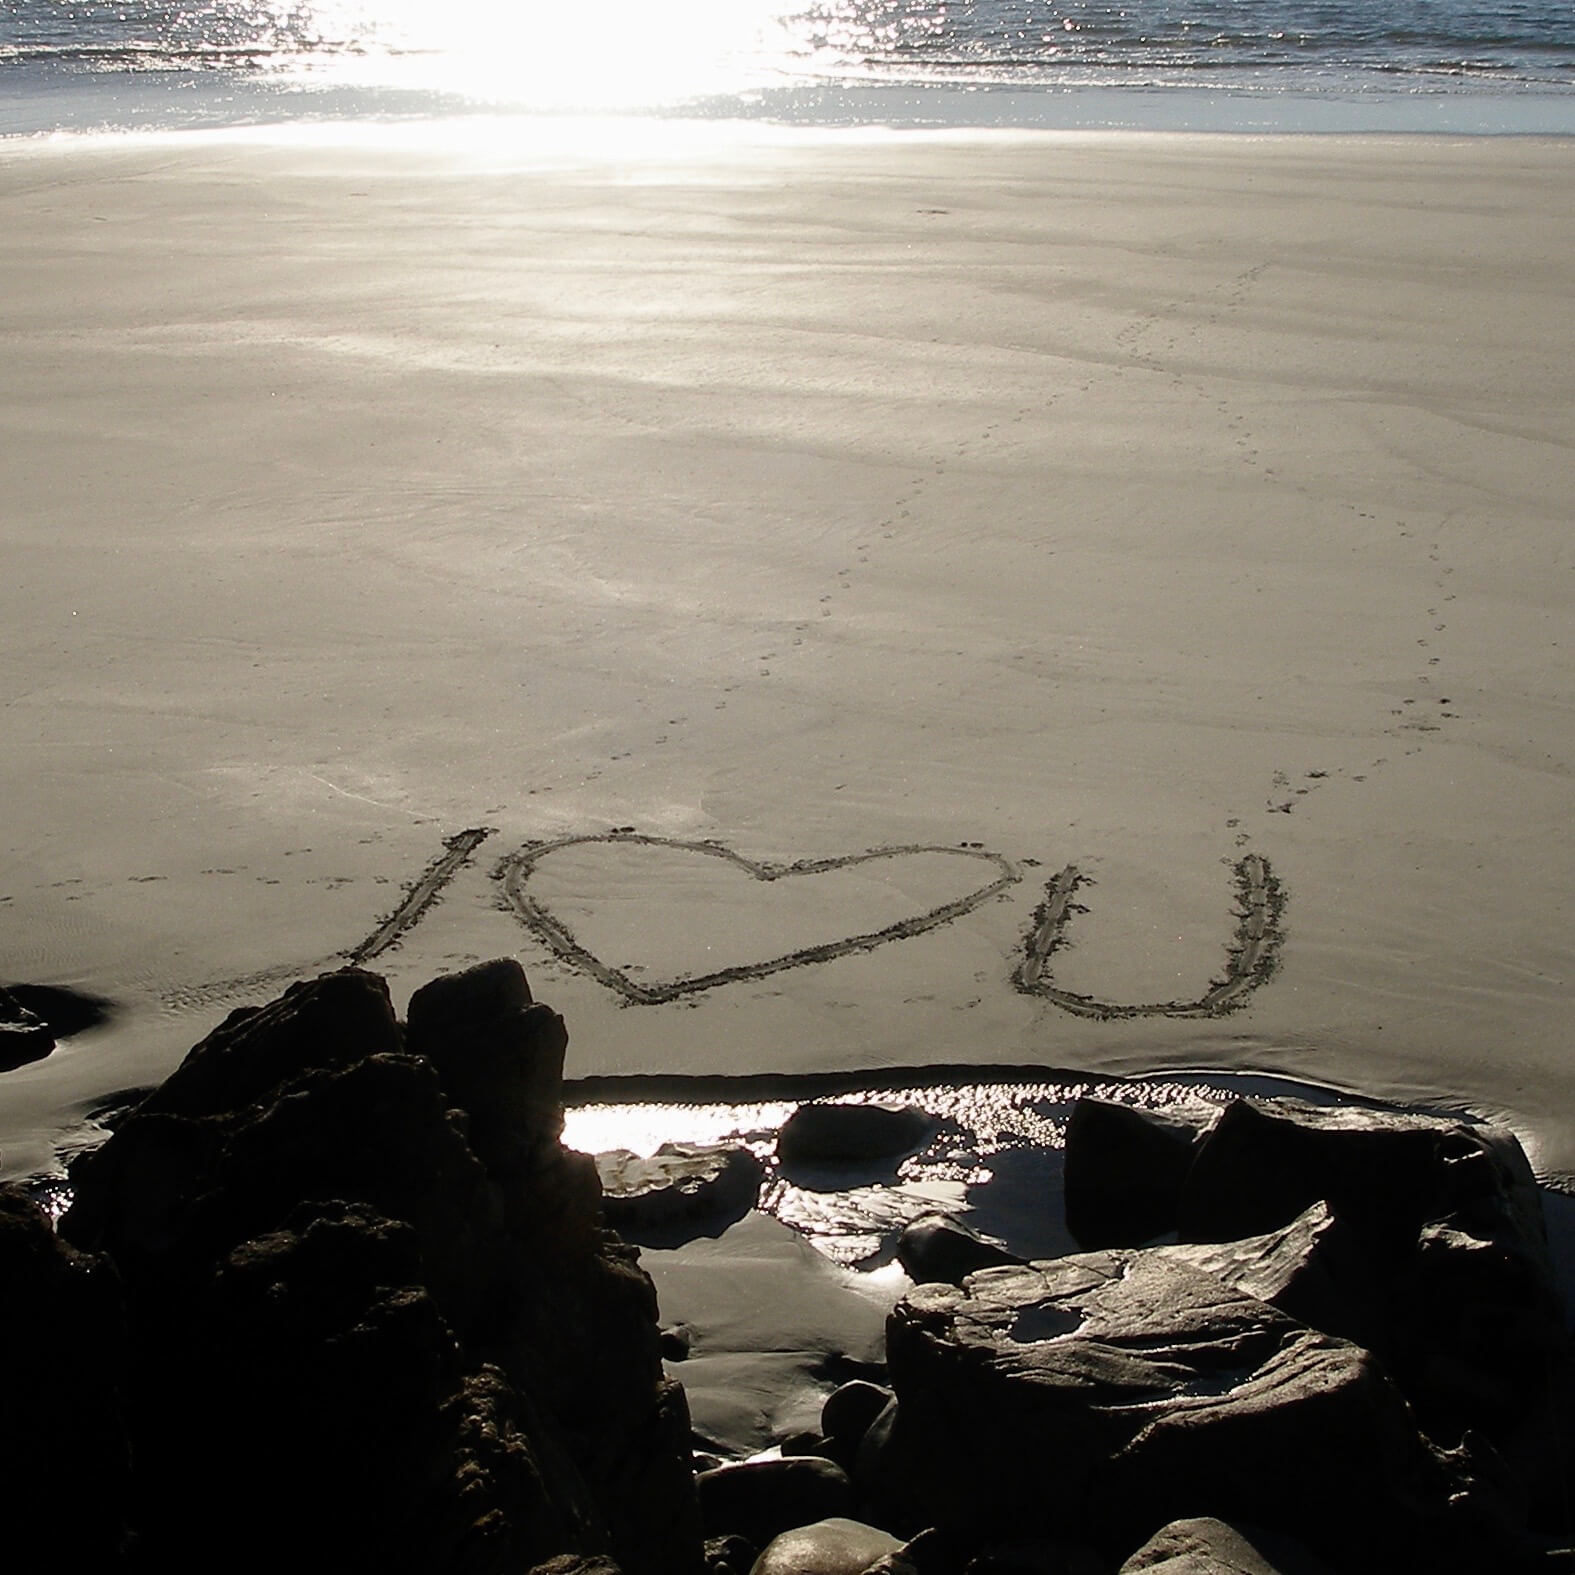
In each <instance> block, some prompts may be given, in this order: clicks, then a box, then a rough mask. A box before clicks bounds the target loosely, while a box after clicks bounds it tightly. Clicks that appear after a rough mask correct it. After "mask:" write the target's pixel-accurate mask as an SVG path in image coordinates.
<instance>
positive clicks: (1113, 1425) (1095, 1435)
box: [861, 1249, 1447, 1569]
mask: <svg viewBox="0 0 1575 1575" xmlns="http://www.w3.org/2000/svg"><path fill="white" fill-rule="evenodd" d="M887 1360H888V1364H889V1367H890V1373H891V1380H892V1385H893V1388H894V1389H895V1391H896V1394H897V1398H898V1409H897V1417H896V1422H895V1425H894V1427H893V1429H892V1431H891V1436H890V1440H889V1443H888V1444H887V1446H886V1448H885V1450H884V1452H883V1456H882V1458H881V1459H880V1460H879V1461H878V1462H877V1461H871V1462H869V1463H868V1466H867V1470H868V1473H869V1480H870V1482H871V1486H872V1489H873V1490H874V1491H875V1492H876V1493H877V1494H878V1495H881V1496H882V1497H883V1498H884V1500H885V1501H886V1502H887V1503H888V1504H889V1505H890V1507H891V1511H892V1513H894V1514H895V1515H896V1517H897V1518H898V1520H899V1521H903V1520H906V1521H908V1522H913V1521H917V1520H926V1518H927V1521H928V1523H936V1522H937V1520H939V1521H942V1522H950V1523H955V1524H958V1525H960V1526H964V1527H978V1526H991V1527H995V1528H1001V1527H1013V1526H1020V1527H1021V1529H1022V1530H1023V1531H1025V1532H1032V1531H1033V1530H1035V1529H1036V1526H1037V1527H1042V1526H1044V1525H1045V1524H1046V1523H1047V1521H1048V1522H1049V1523H1053V1524H1055V1525H1056V1526H1057V1527H1058V1529H1065V1530H1075V1529H1078V1528H1080V1527H1082V1526H1084V1525H1086V1526H1087V1527H1088V1528H1089V1529H1090V1531H1091V1532H1092V1533H1094V1534H1096V1535H1110V1536H1115V1535H1119V1534H1120V1533H1121V1531H1122V1529H1123V1528H1124V1530H1125V1540H1126V1546H1127V1547H1130V1546H1131V1531H1132V1530H1133V1529H1134V1524H1133V1523H1134V1521H1135V1520H1136V1521H1138V1522H1142V1523H1145V1524H1146V1527H1147V1529H1149V1530H1152V1529H1154V1528H1157V1527H1158V1526H1160V1525H1162V1524H1164V1523H1165V1522H1166V1521H1168V1520H1171V1519H1175V1518H1179V1517H1182V1516H1186V1515H1195V1514H1200V1513H1206V1514H1213V1515H1218V1516H1220V1517H1221V1518H1223V1519H1244V1520H1251V1521H1255V1522H1258V1523H1263V1524H1267V1525H1270V1526H1271V1527H1275V1528H1282V1529H1286V1530H1295V1529H1297V1528H1299V1527H1302V1526H1313V1527H1316V1528H1317V1530H1318V1531H1319V1532H1320V1533H1321V1534H1322V1535H1323V1536H1324V1537H1326V1538H1327V1539H1330V1540H1333V1541H1335V1542H1336V1543H1340V1539H1341V1537H1342V1530H1341V1528H1342V1526H1343V1525H1346V1524H1352V1523H1357V1522H1360V1523H1362V1524H1364V1525H1367V1524H1371V1523H1375V1522H1376V1523H1378V1524H1381V1525H1382V1526H1384V1527H1385V1533H1384V1536H1385V1538H1390V1539H1392V1538H1395V1537H1405V1536H1410V1535H1413V1534H1415V1535H1422V1534H1423V1533H1424V1532H1426V1531H1427V1529H1428V1528H1429V1527H1430V1526H1431V1525H1432V1523H1433V1522H1434V1521H1436V1520H1437V1518H1438V1517H1439V1516H1440V1515H1441V1514H1442V1511H1443V1506H1444V1502H1445V1498H1446V1496H1447V1485H1446V1482H1445V1479H1444V1474H1443V1471H1442V1468H1441V1466H1440V1465H1439V1462H1438V1459H1437V1456H1436V1455H1435V1453H1434V1452H1433V1451H1432V1450H1431V1449H1430V1447H1429V1446H1428V1444H1427V1443H1426V1442H1425V1440H1424V1439H1423V1438H1422V1437H1421V1435H1420V1434H1419V1433H1418V1431H1417V1429H1416V1427H1415V1424H1414V1422H1413V1420H1412V1417H1411V1413H1410V1410H1409V1408H1408V1407H1407V1405H1406V1403H1405V1401H1404V1399H1403V1398H1402V1397H1401V1395H1400V1393H1399V1391H1398V1390H1397V1389H1396V1388H1395V1387H1394V1385H1393V1384H1392V1383H1391V1382H1390V1381H1389V1379H1388V1378H1387V1377H1386V1376H1385V1374H1384V1372H1383V1371H1382V1370H1381V1369H1380V1368H1379V1367H1378V1365H1377V1364H1376V1363H1375V1361H1374V1360H1373V1358H1372V1357H1371V1356H1370V1355H1369V1354H1368V1353H1367V1352H1366V1351H1364V1350H1363V1349H1361V1348H1360V1347H1358V1346H1356V1345H1353V1344H1351V1343H1349V1342H1347V1341H1345V1340H1340V1339H1336V1338H1333V1337H1330V1336H1328V1335H1324V1334H1320V1333H1317V1332H1315V1331H1313V1330H1311V1329H1308V1328H1306V1327H1305V1326H1303V1325H1302V1324H1299V1323H1297V1322H1296V1321H1295V1320H1294V1319H1292V1318H1290V1317H1288V1316H1287V1315H1286V1314H1284V1313H1282V1312H1280V1311H1279V1310H1278V1309H1276V1308H1274V1307H1271V1306H1269V1305H1268V1304H1267V1303H1265V1302H1263V1301H1260V1300H1258V1299H1257V1298H1256V1297H1253V1296H1250V1295H1247V1294H1245V1293H1243V1292H1240V1291H1236V1290H1233V1289H1231V1288H1230V1287H1228V1286H1227V1285H1225V1284H1224V1283H1223V1282H1222V1281H1221V1280H1219V1279H1218V1278H1216V1277H1215V1276H1213V1275H1211V1274H1207V1273H1203V1272H1200V1271H1199V1270H1197V1269H1194V1268H1192V1267H1190V1266H1189V1265H1187V1264H1185V1263H1181V1262H1177V1261H1174V1260H1172V1259H1170V1258H1168V1257H1167V1256H1165V1255H1164V1254H1163V1253H1162V1252H1160V1251H1142V1250H1127V1249H1123V1250H1113V1251H1110V1252H1100V1253H1089V1254H1085V1255H1082V1256H1078V1257H1072V1258H1065V1259H1061V1260H1058V1261H1055V1262H1051V1263H1039V1264H1035V1265H1032V1266H1027V1267H1023V1268H1000V1269H989V1270H985V1271H983V1272H981V1273H979V1274H975V1275H971V1276H970V1277H969V1278H968V1280H967V1281H966V1282H965V1285H964V1286H963V1287H960V1288H959V1287H951V1286H943V1285H924V1286H918V1287H915V1289H914V1290H913V1291H912V1292H911V1293H910V1294H909V1295H908V1296H907V1297H906V1298H905V1299H904V1300H903V1301H902V1302H901V1303H899V1304H898V1306H897V1308H896V1309H895V1311H894V1312H893V1314H892V1317H891V1319H890V1321H889V1323H888V1326H887ZM864 1465H865V1463H864V1462H862V1461H861V1467H863V1466H864ZM1136 1529H1139V1530H1141V1529H1142V1527H1141V1526H1139V1527H1137V1528H1136ZM1380 1542H1383V1539H1382V1538H1381V1539H1380ZM1341 1545H1342V1546H1343V1544H1341ZM1391 1551H1392V1547H1391ZM1365 1556H1366V1555H1365V1553H1364V1554H1363V1557H1364V1558H1365ZM1348 1567H1349V1568H1352V1569H1357V1568H1363V1567H1366V1566H1365V1565H1364V1564H1363V1563H1361V1562H1351V1563H1349V1565H1348Z"/></svg>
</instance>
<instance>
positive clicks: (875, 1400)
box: [820, 1378, 892, 1450]
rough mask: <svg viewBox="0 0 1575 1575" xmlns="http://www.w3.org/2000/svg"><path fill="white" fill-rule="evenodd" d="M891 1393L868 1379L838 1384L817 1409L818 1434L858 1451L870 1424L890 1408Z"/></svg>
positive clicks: (851, 1380)
mask: <svg viewBox="0 0 1575 1575" xmlns="http://www.w3.org/2000/svg"><path fill="white" fill-rule="evenodd" d="M891 1399H892V1394H891V1390H889V1389H887V1388H885V1387H884V1386H882V1385H881V1384H872V1383H871V1382H870V1381H869V1380H868V1379H867V1378H853V1379H850V1380H849V1381H848V1382H847V1383H845V1384H839V1385H838V1386H837V1388H835V1389H833V1390H832V1391H831V1393H830V1394H829V1395H827V1396H826V1400H825V1404H824V1405H822V1406H821V1408H820V1430H821V1432H822V1433H823V1434H824V1435H825V1436H826V1437H827V1438H828V1439H830V1440H832V1441H833V1442H834V1443H836V1444H839V1445H841V1446H842V1447H844V1448H846V1449H848V1450H857V1449H858V1447H859V1443H860V1441H861V1440H862V1439H863V1437H864V1435H865V1434H866V1433H867V1432H868V1431H869V1429H870V1424H871V1423H872V1422H873V1421H874V1420H875V1418H876V1417H878V1416H879V1415H880V1414H881V1412H882V1411H884V1410H885V1409H886V1407H887V1406H888V1405H890V1404H891Z"/></svg>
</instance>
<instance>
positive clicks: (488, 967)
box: [406, 959, 569, 1178]
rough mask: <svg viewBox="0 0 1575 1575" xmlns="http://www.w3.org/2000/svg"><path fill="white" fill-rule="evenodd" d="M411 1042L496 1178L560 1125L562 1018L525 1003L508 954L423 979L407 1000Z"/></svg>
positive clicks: (553, 1137) (526, 1158)
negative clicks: (463, 1119)
mask: <svg viewBox="0 0 1575 1575" xmlns="http://www.w3.org/2000/svg"><path fill="white" fill-rule="evenodd" d="M406 1033H407V1042H408V1046H409V1049H410V1051H411V1053H412V1054H414V1055H420V1056H425V1057H426V1058H427V1059H428V1060H429V1061H431V1063H432V1064H433V1065H434V1066H435V1067H436V1068H437V1072H438V1077H439V1080H440V1081H441V1082H442V1085H443V1092H444V1094H445V1095H446V1097H447V1098H448V1100H449V1102H450V1103H451V1104H454V1105H457V1106H458V1107H459V1108H460V1109H461V1110H463V1111H464V1112H465V1114H466V1115H467V1116H468V1117H469V1119H470V1132H469V1140H470V1144H471V1147H472V1148H474V1149H475V1151H476V1153H477V1155H478V1156H479V1157H480V1158H481V1160H482V1162H483V1163H484V1164H485V1165H486V1166H487V1168H488V1169H489V1170H490V1171H492V1172H493V1173H494V1174H495V1175H498V1176H499V1177H500V1178H506V1177H508V1176H511V1175H513V1174H514V1173H515V1172H516V1171H518V1170H519V1169H521V1168H522V1167H524V1168H528V1167H529V1165H530V1163H531V1158H532V1156H533V1154H534V1152H535V1151H536V1150H537V1149H539V1148H541V1147H543V1146H549V1147H550V1146H551V1145H553V1144H556V1142H557V1141H558V1138H559V1136H560V1135H561V1133H562V1131H563V1057H564V1052H565V1050H566V1049H567V1046H568V1042H569V1035H568V1030H567V1029H566V1028H565V1027H564V1023H563V1019H562V1018H561V1017H559V1016H558V1014H557V1013H556V1012H554V1011H553V1010H552V1009H551V1008H550V1007H546V1006H542V1005H539V1004H536V1003H533V1002H532V1001H531V995H530V987H529V985H528V984H527V983H526V980H525V973H524V970H523V969H522V968H521V967H520V965H519V964H518V963H517V962H514V961H512V960H511V959H499V960H498V961H495V962H490V963H480V964H478V965H477V966H476V967H474V968H467V969H466V970H465V971H464V972H463V973H458V974H451V975H447V976H445V977H444V978H441V979H434V980H433V981H432V982H431V983H430V984H426V985H423V986H422V987H421V988H420V989H419V990H417V991H416V992H415V994H414V995H412V996H411V998H410V1007H409V1011H408V1014H407V1028H406Z"/></svg>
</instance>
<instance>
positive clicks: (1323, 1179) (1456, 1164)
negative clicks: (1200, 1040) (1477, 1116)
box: [1177, 1099, 1548, 1268]
mask: <svg viewBox="0 0 1575 1575" xmlns="http://www.w3.org/2000/svg"><path fill="white" fill-rule="evenodd" d="M1320 1201H1321V1202H1326V1203H1328V1205H1329V1206H1330V1208H1331V1209H1333V1210H1334V1212H1335V1213H1336V1214H1338V1215H1340V1217H1341V1218H1342V1219H1344V1220H1345V1221H1346V1222H1347V1223H1348V1224H1349V1225H1351V1226H1352V1227H1353V1228H1354V1229H1356V1230H1357V1231H1359V1232H1361V1234H1363V1235H1364V1236H1366V1237H1367V1238H1369V1239H1370V1240H1371V1241H1372V1242H1373V1243H1374V1245H1375V1246H1376V1247H1378V1248H1379V1249H1381V1250H1384V1251H1401V1252H1409V1251H1410V1250H1411V1249H1412V1248H1413V1247H1414V1246H1415V1243H1416V1241H1417V1237H1418V1235H1419V1233H1420V1231H1421V1229H1422V1227H1423V1225H1425V1224H1427V1223H1428V1222H1429V1221H1431V1220H1438V1219H1443V1218H1446V1217H1450V1216H1462V1217H1465V1218H1468V1219H1469V1221H1470V1223H1471V1225H1472V1226H1474V1227H1476V1228H1478V1229H1479V1230H1485V1231H1486V1232H1487V1233H1488V1234H1491V1235H1494V1236H1499V1237H1504V1238H1506V1239H1507V1238H1509V1237H1513V1238H1514V1239H1515V1242H1516V1245H1517V1249H1518V1250H1520V1251H1522V1252H1524V1253H1526V1254H1527V1255H1528V1256H1530V1257H1531V1258H1533V1259H1534V1260H1536V1261H1537V1262H1539V1263H1540V1264H1542V1265H1543V1266H1544V1268H1545V1267H1546V1265H1547V1261H1548V1260H1547V1239H1546V1234H1545V1231H1544V1229H1543V1225H1542V1218H1541V1210H1540V1207H1539V1206H1538V1204H1537V1201H1536V1185H1535V1181H1534V1180H1533V1178H1532V1175H1531V1169H1530V1166H1529V1165H1528V1164H1527V1163H1526V1159H1525V1155H1524V1154H1522V1153H1521V1151H1520V1146H1519V1144H1517V1143H1516V1142H1515V1140H1514V1138H1513V1137H1512V1136H1511V1135H1510V1134H1508V1133H1506V1132H1503V1131H1501V1130H1500V1129H1498V1128H1494V1127H1487V1126H1480V1125H1475V1124H1470V1123H1466V1122H1461V1121H1453V1120H1449V1119H1447V1118H1442V1117H1437V1116H1428V1115H1420V1114H1413V1113H1410V1112H1407V1111H1399V1110H1375V1109H1370V1108H1367V1107H1363V1106H1341V1105H1312V1104H1306V1103H1303V1102H1302V1101H1299V1100H1292V1099H1276V1100H1251V1099H1238V1100H1235V1101H1233V1102H1232V1103H1231V1104H1230V1105H1228V1106H1227V1107H1226V1108H1225V1110H1224V1112H1223V1114H1222V1115H1221V1116H1220V1119H1219V1121H1218V1122H1217V1123H1216V1124H1215V1125H1214V1127H1213V1129H1212V1130H1211V1131H1210V1132H1209V1133H1208V1134H1207V1137H1206V1140H1205V1141H1204V1142H1202V1143H1201V1144H1200V1145H1199V1147H1198V1150H1197V1154H1196V1156H1195V1157H1194V1159H1193V1162H1192V1164H1191V1165H1190V1167H1189V1168H1188V1170H1187V1173H1186V1179H1185V1183H1184V1185H1183V1187H1182V1191H1181V1196H1180V1199H1179V1205H1178V1218H1177V1226H1178V1231H1179V1234H1180V1236H1181V1239H1182V1240H1184V1241H1233V1240H1235V1239H1236V1238H1238V1237H1242V1236H1254V1235H1259V1234H1261V1233H1263V1232H1265V1231H1272V1230H1278V1229H1279V1228H1280V1227H1281V1226H1284V1225H1288V1224H1289V1223H1290V1222H1291V1221H1292V1220H1293V1219H1295V1217H1296V1216H1297V1215H1298V1214H1300V1213H1301V1212H1302V1211H1303V1210H1304V1209H1306V1208H1308V1207H1309V1206H1311V1205H1312V1204H1314V1203H1318V1202H1320Z"/></svg>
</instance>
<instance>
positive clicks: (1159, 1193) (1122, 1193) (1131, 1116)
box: [1065, 1099, 1285, 1252]
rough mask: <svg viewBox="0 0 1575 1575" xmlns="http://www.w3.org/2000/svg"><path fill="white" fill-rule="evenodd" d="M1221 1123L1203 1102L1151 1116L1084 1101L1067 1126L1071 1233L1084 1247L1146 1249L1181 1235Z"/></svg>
mask: <svg viewBox="0 0 1575 1575" xmlns="http://www.w3.org/2000/svg"><path fill="white" fill-rule="evenodd" d="M1218 1120H1219V1111H1218V1110H1217V1109H1216V1108H1215V1107H1214V1106H1212V1105H1205V1104H1201V1103H1193V1104H1186V1105H1180V1106H1172V1107H1170V1108H1169V1109H1165V1110H1147V1109H1140V1108H1138V1107H1137V1106H1135V1105H1126V1104H1121V1103H1120V1102H1118V1101H1116V1100H1111V1099H1079V1100H1078V1101H1077V1103H1076V1104H1074V1105H1073V1106H1072V1114H1071V1117H1070V1119H1069V1120H1068V1121H1067V1127H1066V1172H1065V1176H1066V1180H1065V1187H1066V1226H1067V1229H1068V1230H1069V1231H1071V1233H1072V1235H1073V1236H1074V1237H1075V1238H1076V1239H1077V1241H1078V1243H1079V1245H1080V1246H1082V1247H1083V1248H1085V1249H1086V1250H1088V1251H1090V1252H1091V1251H1093V1250H1095V1249H1096V1248H1099V1247H1141V1246H1142V1245H1143V1244H1144V1243H1145V1242H1148V1241H1152V1240H1153V1239H1154V1238H1155V1237H1156V1236H1162V1235H1164V1234H1165V1233H1166V1232H1167V1231H1172V1230H1174V1229H1175V1228H1176V1221H1177V1217H1178V1212H1179V1209H1180V1203H1181V1188H1182V1183H1183V1182H1184V1181H1185V1180H1186V1177H1187V1172H1188V1171H1189V1170H1190V1169H1191V1167H1192V1161H1193V1159H1194V1157H1195V1156H1196V1154H1197V1152H1198V1149H1199V1146H1200V1145H1201V1144H1202V1142H1203V1139H1204V1138H1205V1137H1206V1136H1207V1135H1208V1133H1209V1131H1210V1130H1211V1129H1212V1128H1213V1126H1214V1124H1215V1122H1217V1121H1218ZM1279 1223H1281V1224H1283V1223H1285V1222H1284V1221H1280V1222H1279ZM1244 1234H1245V1233H1244Z"/></svg>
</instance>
